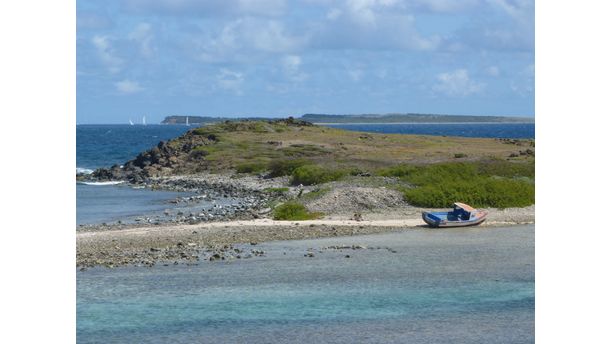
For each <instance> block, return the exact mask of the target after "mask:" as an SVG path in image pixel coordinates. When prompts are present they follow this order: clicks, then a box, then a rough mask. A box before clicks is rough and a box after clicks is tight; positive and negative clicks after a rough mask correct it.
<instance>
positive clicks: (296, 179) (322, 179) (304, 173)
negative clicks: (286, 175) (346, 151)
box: [291, 165, 348, 185]
mask: <svg viewBox="0 0 612 344" xmlns="http://www.w3.org/2000/svg"><path fill="white" fill-rule="evenodd" d="M347 174H348V171H346V170H342V169H331V168H325V167H321V166H317V165H305V166H301V167H299V168H296V169H295V170H294V171H293V173H292V174H291V184H293V185H299V184H302V185H315V184H323V183H328V182H331V181H334V180H338V179H340V178H342V177H344V176H346V175H347Z"/></svg>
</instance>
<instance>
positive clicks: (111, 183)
mask: <svg viewBox="0 0 612 344" xmlns="http://www.w3.org/2000/svg"><path fill="white" fill-rule="evenodd" d="M123 183H125V182H124V181H122V180H110V181H107V182H82V181H78V182H77V184H83V185H96V186H100V185H117V184H123Z"/></svg>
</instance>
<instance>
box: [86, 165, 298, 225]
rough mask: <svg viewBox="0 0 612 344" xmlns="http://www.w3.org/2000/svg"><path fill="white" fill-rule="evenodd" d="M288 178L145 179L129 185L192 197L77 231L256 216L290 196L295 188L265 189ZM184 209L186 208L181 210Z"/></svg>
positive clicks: (197, 176)
mask: <svg viewBox="0 0 612 344" xmlns="http://www.w3.org/2000/svg"><path fill="white" fill-rule="evenodd" d="M287 183H288V180H287V177H278V178H264V177H262V176H251V175H245V176H239V177H238V178H237V176H236V175H230V174H210V173H199V174H194V175H186V176H168V177H154V178H148V179H147V180H145V181H143V182H142V183H140V184H131V183H130V184H129V185H130V186H131V187H140V188H147V189H151V190H166V191H176V192H191V193H195V195H193V196H184V197H177V198H175V199H172V200H169V201H168V209H166V210H165V211H164V213H163V214H157V215H143V216H140V217H137V218H135V219H134V222H132V223H129V222H128V223H126V222H125V221H117V222H112V223H111V222H105V223H100V224H81V225H79V226H78V228H77V230H88V231H98V230H114V229H127V228H133V227H142V226H160V225H167V224H196V223H200V222H212V221H229V220H246V219H258V218H261V217H264V216H266V214H268V213H269V212H270V211H271V208H270V207H269V204H270V202H272V201H275V200H279V199H285V198H286V197H291V196H292V195H294V194H295V193H297V191H295V189H296V188H287V189H288V192H286V193H284V194H282V195H281V194H279V193H277V192H273V191H272V192H271V191H267V189H268V190H269V189H274V188H280V187H285V185H286V184H287ZM181 208H187V209H189V210H180V209H181Z"/></svg>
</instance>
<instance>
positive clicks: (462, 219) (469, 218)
mask: <svg viewBox="0 0 612 344" xmlns="http://www.w3.org/2000/svg"><path fill="white" fill-rule="evenodd" d="M487 214H488V212H487V211H486V210H482V209H474V208H472V207H470V206H469V205H467V204H463V203H459V202H457V203H453V210H451V211H441V212H429V211H424V212H423V213H422V216H423V221H425V222H426V223H427V224H428V225H429V226H430V227H465V226H475V225H479V224H481V223H482V222H484V220H485V219H486V218H487Z"/></svg>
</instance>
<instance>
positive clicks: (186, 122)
mask: <svg viewBox="0 0 612 344" xmlns="http://www.w3.org/2000/svg"><path fill="white" fill-rule="evenodd" d="M185 125H186V126H189V116H186V117H185Z"/></svg>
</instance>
